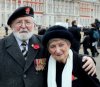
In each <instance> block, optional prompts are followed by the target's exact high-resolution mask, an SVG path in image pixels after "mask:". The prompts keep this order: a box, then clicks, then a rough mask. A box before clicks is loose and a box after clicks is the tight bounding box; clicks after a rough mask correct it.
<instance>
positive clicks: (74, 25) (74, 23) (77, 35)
mask: <svg viewBox="0 0 100 87" xmlns="http://www.w3.org/2000/svg"><path fill="white" fill-rule="evenodd" d="M68 30H69V31H70V32H71V33H72V34H73V36H74V43H75V44H76V45H73V46H74V47H72V49H73V50H74V51H76V52H77V53H79V49H80V40H81V34H80V31H81V28H79V27H78V26H77V21H76V20H73V21H72V27H70V28H69V29H68Z"/></svg>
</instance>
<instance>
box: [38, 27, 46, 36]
mask: <svg viewBox="0 0 100 87" xmlns="http://www.w3.org/2000/svg"><path fill="white" fill-rule="evenodd" d="M45 32H46V29H45V28H42V29H40V30H38V35H44V34H45Z"/></svg>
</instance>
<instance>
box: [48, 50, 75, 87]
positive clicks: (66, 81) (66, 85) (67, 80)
mask: <svg viewBox="0 0 100 87" xmlns="http://www.w3.org/2000/svg"><path fill="white" fill-rule="evenodd" d="M72 69H73V52H72V50H71V49H69V56H68V58H67V62H66V64H65V66H64V69H63V71H62V84H61V85H62V86H61V87H72ZM47 83H48V87H57V84H56V60H55V59H54V58H53V57H52V56H50V58H49V64H48V78H47Z"/></svg>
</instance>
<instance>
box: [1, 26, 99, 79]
mask: <svg viewBox="0 0 100 87" xmlns="http://www.w3.org/2000/svg"><path fill="white" fill-rule="evenodd" d="M11 32H12V30H11V29H9V31H8V33H9V34H10V33H11ZM34 32H35V33H37V30H36V29H35V31H34ZM4 36H5V29H4V28H0V38H3V37H4ZM98 51H99V53H100V49H98ZM89 52H90V51H89ZM80 53H81V54H83V49H82V47H81V48H80ZM94 60H95V61H96V70H97V71H96V72H97V77H98V79H99V80H100V54H99V56H98V57H95V58H94Z"/></svg>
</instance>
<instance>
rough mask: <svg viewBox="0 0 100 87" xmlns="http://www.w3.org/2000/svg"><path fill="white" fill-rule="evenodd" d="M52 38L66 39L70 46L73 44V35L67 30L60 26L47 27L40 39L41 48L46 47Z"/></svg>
mask: <svg viewBox="0 0 100 87" xmlns="http://www.w3.org/2000/svg"><path fill="white" fill-rule="evenodd" d="M53 38H63V39H67V40H69V41H70V42H71V44H72V43H73V35H72V34H71V33H70V32H69V31H68V30H67V28H65V27H63V26H60V25H54V26H52V27H49V29H48V30H47V31H46V32H45V34H44V35H43V37H42V44H43V46H44V47H47V44H48V42H49V40H50V39H53Z"/></svg>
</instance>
